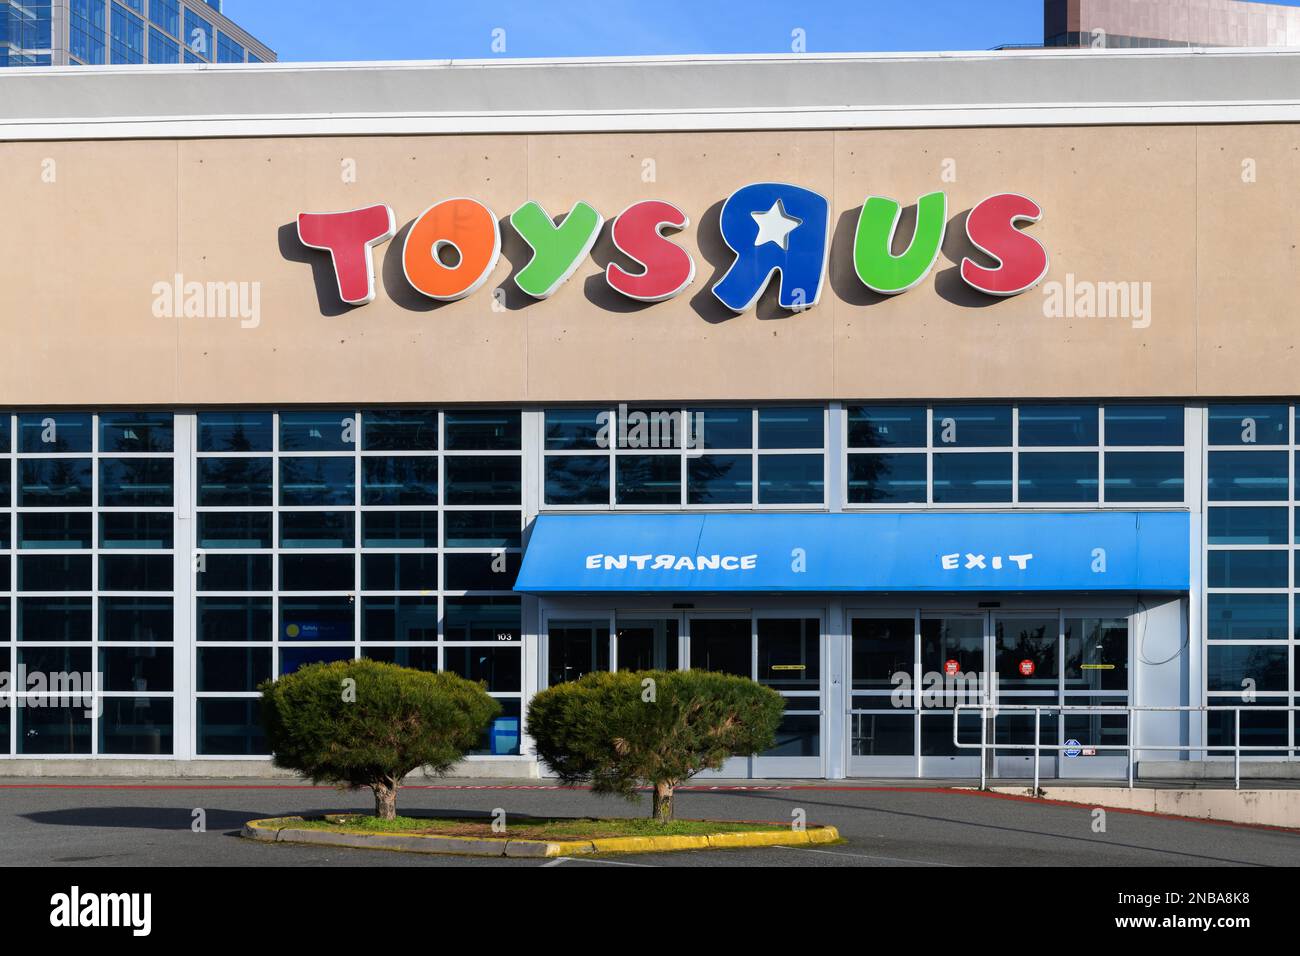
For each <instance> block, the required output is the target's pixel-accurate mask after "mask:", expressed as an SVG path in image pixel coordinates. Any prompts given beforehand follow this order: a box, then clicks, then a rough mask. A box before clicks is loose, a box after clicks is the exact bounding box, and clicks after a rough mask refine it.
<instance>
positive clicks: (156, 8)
mask: <svg viewBox="0 0 1300 956" xmlns="http://www.w3.org/2000/svg"><path fill="white" fill-rule="evenodd" d="M149 19H150V20H152V21H153V22H154V23H156V24H158V26H160V27H162V28H163V29H164V30H166V31H167V32H168V33H170V34H171V35H172V36H179V35H180V29H181V12H180V4H179V3H178V0H149Z"/></svg>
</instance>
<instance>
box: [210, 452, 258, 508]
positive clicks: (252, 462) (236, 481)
mask: <svg viewBox="0 0 1300 956" xmlns="http://www.w3.org/2000/svg"><path fill="white" fill-rule="evenodd" d="M198 478H199V506H200V507H209V508H212V507H237V506H245V507H259V506H261V507H265V506H269V505H270V504H271V459H269V458H200V459H199V460H198Z"/></svg>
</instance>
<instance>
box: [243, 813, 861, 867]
mask: <svg viewBox="0 0 1300 956" xmlns="http://www.w3.org/2000/svg"><path fill="white" fill-rule="evenodd" d="M331 816H332V815H331ZM294 819H300V818H294V817H270V818H268V819H265V820H249V821H248V822H247V823H246V824H244V830H243V836H245V837H247V838H249V839H253V840H264V841H269V842H277V843H313V844H317V845H321V844H324V845H330V846H346V847H353V848H358V849H377V850H397V851H400V852H407V853H448V854H454V855H459V856H511V857H557V856H582V855H586V854H591V853H669V852H673V851H678V850H720V849H736V848H741V847H762V846H801V845H807V844H813V843H834V842H835V841H836V840H838V839H839V838H840V833H839V831H838V830H837V829H835V827H831V826H824V827H813V828H811V829H807V830H754V831H741V832H736V833H711V834H702V835H699V836H636V837H604V838H600V839H595V840H512V839H496V838H490V837H470V836H439V835H436V834H427V833H375V832H371V831H365V830H347V829H339V830H313V829H299V828H296V827H294V826H293V820H294ZM334 837H345V838H346V840H342V841H340V840H336V839H333V838H334Z"/></svg>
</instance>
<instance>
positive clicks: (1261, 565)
mask: <svg viewBox="0 0 1300 956" xmlns="http://www.w3.org/2000/svg"><path fill="white" fill-rule="evenodd" d="M1290 555H1291V552H1289V551H1211V552H1210V553H1209V568H1208V573H1207V580H1206V583H1207V584H1208V585H1209V586H1210V587H1212V588H1284V587H1286V586H1287V564H1288V563H1289V561H1290Z"/></svg>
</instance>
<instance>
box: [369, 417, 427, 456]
mask: <svg viewBox="0 0 1300 956" xmlns="http://www.w3.org/2000/svg"><path fill="white" fill-rule="evenodd" d="M362 422H363V430H362V446H361V447H362V448H363V449H364V450H365V451H437V449H438V413H437V412H433V411H410V410H399V411H368V412H365V413H364V414H363V415H362Z"/></svg>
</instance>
